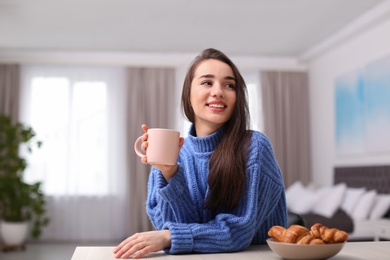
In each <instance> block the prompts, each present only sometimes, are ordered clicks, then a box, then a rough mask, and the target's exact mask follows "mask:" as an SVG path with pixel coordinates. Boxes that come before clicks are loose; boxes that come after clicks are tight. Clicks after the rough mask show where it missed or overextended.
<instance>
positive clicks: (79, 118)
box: [22, 67, 120, 195]
mask: <svg viewBox="0 0 390 260" xmlns="http://www.w3.org/2000/svg"><path fill="white" fill-rule="evenodd" d="M93 70H94V69H85V70H83V69H76V68H73V69H69V68H61V69H60V68H57V70H55V71H53V68H35V67H33V68H30V70H29V69H28V68H27V69H25V71H30V72H31V73H30V76H29V77H26V78H25V84H24V85H25V86H24V90H25V91H24V93H25V95H24V99H25V102H23V103H24V104H25V105H24V106H23V108H22V110H23V111H24V113H23V114H24V116H23V117H22V118H25V121H27V123H28V124H29V125H31V126H32V127H33V129H34V130H35V132H36V133H37V138H38V139H39V140H42V141H43V146H42V148H41V149H36V150H34V152H33V153H32V155H31V156H29V168H28V169H27V171H26V173H25V179H26V180H27V181H38V180H39V181H42V180H44V182H43V185H44V186H43V187H44V192H45V193H46V194H47V195H108V194H110V189H109V187H110V180H109V177H110V174H109V169H108V158H109V157H110V156H109V150H110V149H109V147H108V136H109V134H110V133H109V132H108V130H109V128H108V126H109V125H110V124H109V121H108V116H107V113H108V111H109V110H110V109H109V107H108V102H107V100H108V92H107V90H108V89H107V88H108V85H109V84H111V82H110V78H113V77H115V75H117V74H118V72H117V71H115V69H106V70H103V69H101V68H100V69H95V70H96V71H95V72H93ZM83 71H84V72H83ZM25 74H28V73H25ZM108 75H109V76H108ZM117 76H118V75H117ZM119 76H120V75H119Z"/></svg>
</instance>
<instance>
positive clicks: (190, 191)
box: [146, 126, 287, 254]
mask: <svg viewBox="0 0 390 260" xmlns="http://www.w3.org/2000/svg"><path fill="white" fill-rule="evenodd" d="M222 131H223V130H222V129H219V130H218V131H216V132H214V133H213V134H211V135H209V136H207V137H201V138H198V137H196V136H195V130H194V126H192V127H191V129H190V132H189V136H188V137H187V138H186V139H185V142H184V145H183V147H182V148H181V150H180V155H179V159H178V165H179V168H178V171H177V173H176V175H175V176H174V177H172V178H171V179H170V180H169V181H168V182H166V181H165V179H164V177H163V176H162V174H161V172H160V171H159V170H158V169H156V168H154V167H152V171H151V174H150V176H149V182H148V198H147V205H146V210H147V213H148V215H149V218H150V220H151V222H152V224H153V225H154V227H155V228H156V229H157V230H162V229H169V230H170V233H171V238H172V242H171V247H170V248H167V249H165V251H166V252H167V253H170V254H180V253H190V252H200V253H219V252H233V251H239V250H243V249H245V248H246V247H248V246H249V245H251V244H264V243H265V240H266V239H267V238H268V235H267V232H268V230H269V229H270V228H271V227H272V226H273V225H280V226H284V227H286V226H287V210H286V198H285V192H284V184H283V177H282V174H281V171H280V169H279V166H278V164H277V162H276V159H275V156H274V153H273V150H272V147H271V144H270V142H269V140H268V138H267V137H266V136H265V135H264V134H262V133H260V132H256V131H253V132H252V138H251V143H250V147H249V154H248V162H247V167H246V176H245V178H246V187H245V191H244V192H243V195H242V198H241V201H240V203H239V205H238V207H237V208H236V209H234V210H232V211H228V212H222V211H221V212H216V211H212V210H207V209H204V208H203V204H204V202H205V199H206V196H207V192H208V183H207V175H208V172H209V159H210V156H211V154H212V152H213V151H214V149H215V147H216V146H217V144H218V143H219V141H220V140H221V137H222Z"/></svg>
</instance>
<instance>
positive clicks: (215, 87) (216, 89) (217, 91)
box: [210, 84, 224, 97]
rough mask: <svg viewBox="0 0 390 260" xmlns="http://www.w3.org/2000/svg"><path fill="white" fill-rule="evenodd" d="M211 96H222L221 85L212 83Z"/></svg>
mask: <svg viewBox="0 0 390 260" xmlns="http://www.w3.org/2000/svg"><path fill="white" fill-rule="evenodd" d="M210 94H211V96H212V97H223V95H224V92H223V87H222V85H221V84H214V85H213V87H212V88H211V92H210Z"/></svg>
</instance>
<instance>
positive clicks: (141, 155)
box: [134, 136, 146, 158]
mask: <svg viewBox="0 0 390 260" xmlns="http://www.w3.org/2000/svg"><path fill="white" fill-rule="evenodd" d="M141 139H142V136H140V137H138V138H137V140H136V141H135V143H134V151H135V153H136V154H137V155H138V156H139V157H141V158H142V157H143V156H144V155H146V154H144V153H142V151H141V150H140V149H139V146H140V144H141Z"/></svg>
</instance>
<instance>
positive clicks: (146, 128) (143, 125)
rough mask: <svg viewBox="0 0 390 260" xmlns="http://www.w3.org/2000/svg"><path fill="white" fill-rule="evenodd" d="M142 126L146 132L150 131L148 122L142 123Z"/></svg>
mask: <svg viewBox="0 0 390 260" xmlns="http://www.w3.org/2000/svg"><path fill="white" fill-rule="evenodd" d="M141 128H142V130H144V132H145V133H146V132H147V131H148V129H149V127H148V126H147V125H146V124H142V125H141Z"/></svg>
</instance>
